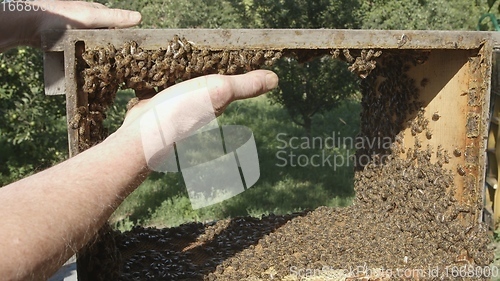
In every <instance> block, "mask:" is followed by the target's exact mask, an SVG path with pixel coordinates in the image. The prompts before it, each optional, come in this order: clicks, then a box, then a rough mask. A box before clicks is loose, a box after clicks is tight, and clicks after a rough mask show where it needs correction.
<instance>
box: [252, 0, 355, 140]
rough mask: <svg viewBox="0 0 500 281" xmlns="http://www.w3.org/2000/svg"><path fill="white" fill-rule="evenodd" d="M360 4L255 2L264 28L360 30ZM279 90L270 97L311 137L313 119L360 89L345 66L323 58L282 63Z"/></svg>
mask: <svg viewBox="0 0 500 281" xmlns="http://www.w3.org/2000/svg"><path fill="white" fill-rule="evenodd" d="M358 6H359V2H358V0H342V1H336V0H318V1H306V0H304V1H292V0H281V1H274V0H254V1H253V9H254V10H255V18H256V20H255V21H256V24H257V26H258V27H261V28H344V29H345V28H357V27H359V22H358V20H357V19H356V18H355V10H353V9H354V8H353V7H358ZM273 70H274V71H276V73H277V74H278V76H279V77H280V84H279V87H278V88H277V89H276V90H274V91H273V92H272V93H270V94H268V97H269V99H270V101H271V103H278V104H281V105H283V106H284V107H285V108H286V110H287V112H288V114H289V115H290V117H291V119H292V120H293V122H295V123H296V124H298V125H300V126H302V127H303V128H304V130H305V132H306V134H307V136H309V137H310V136H311V131H312V117H313V116H314V115H315V114H318V113H322V112H326V111H329V110H332V109H334V108H335V107H337V106H339V105H340V103H341V102H342V101H343V100H345V99H346V98H348V97H349V96H351V95H352V94H353V93H354V92H355V91H356V88H357V86H356V85H357V83H356V78H355V76H354V75H353V74H351V73H349V71H348V70H347V65H346V64H345V63H344V62H340V61H335V60H333V59H331V58H327V57H322V58H316V59H312V60H309V61H306V62H299V61H298V60H297V59H294V58H286V59H282V60H280V61H279V62H278V63H277V65H276V66H275V67H274V68H273Z"/></svg>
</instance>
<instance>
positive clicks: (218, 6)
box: [107, 0, 245, 28]
mask: <svg viewBox="0 0 500 281" xmlns="http://www.w3.org/2000/svg"><path fill="white" fill-rule="evenodd" d="M107 5H108V6H110V7H113V8H122V9H131V10H136V11H139V12H141V14H142V16H143V21H142V23H141V25H140V27H141V28H241V27H243V23H244V22H245V21H244V20H243V18H244V17H245V13H243V14H241V13H239V12H241V11H245V6H244V5H243V4H242V2H240V1H226V0H206V1H177V0H148V1H131V0H130V1H116V0H111V1H108V2H107Z"/></svg>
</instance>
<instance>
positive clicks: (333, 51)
mask: <svg viewBox="0 0 500 281" xmlns="http://www.w3.org/2000/svg"><path fill="white" fill-rule="evenodd" d="M330 54H331V55H332V57H333V58H334V59H338V58H339V57H340V50H339V49H335V50H331V51H330Z"/></svg>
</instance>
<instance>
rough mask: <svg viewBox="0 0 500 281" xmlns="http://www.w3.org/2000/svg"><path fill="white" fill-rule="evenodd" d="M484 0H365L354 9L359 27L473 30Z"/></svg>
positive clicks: (483, 6) (482, 9) (484, 9)
mask: <svg viewBox="0 0 500 281" xmlns="http://www.w3.org/2000/svg"><path fill="white" fill-rule="evenodd" d="M486 6H487V3H486V0H481V1H479V0H478V1H471V0H456V1H448V0H368V1H363V2H362V5H361V8H360V9H359V11H358V15H359V18H361V19H362V28H366V29H399V30H406V29H410V30H411V29H417V30H475V29H476V27H477V22H478V20H479V17H480V16H481V13H482V12H484V11H486V9H487V7H486Z"/></svg>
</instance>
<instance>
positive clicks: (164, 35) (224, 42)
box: [42, 29, 500, 52]
mask: <svg viewBox="0 0 500 281" xmlns="http://www.w3.org/2000/svg"><path fill="white" fill-rule="evenodd" d="M496 33H498V32H482V31H420V30H419V31H416V30H359V29H106V30H103V29H98V30H95V29H94V30H67V31H61V30H52V31H48V32H45V33H44V34H43V36H42V49H43V50H44V51H46V52H57V51H63V50H64V45H65V44H66V42H77V41H84V42H85V45H86V46H87V47H95V46H104V45H106V44H108V43H111V44H113V45H121V44H123V43H124V42H127V41H132V40H133V41H136V42H137V43H138V44H139V45H141V47H142V48H144V49H158V48H160V47H164V46H166V43H167V42H168V41H169V40H171V39H172V38H173V36H174V35H179V36H181V37H185V38H186V39H187V40H189V41H192V42H193V43H195V44H196V45H197V46H200V47H204V46H207V47H210V49H212V50H217V49H269V50H272V49H275V50H283V49H331V48H340V49H343V48H347V49H363V48H375V49H477V48H479V47H480V46H481V45H482V44H483V43H485V42H486V41H488V40H495V41H496V42H495V44H494V45H496V44H497V42H499V41H500V40H498V39H500V35H497V34H496Z"/></svg>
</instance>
